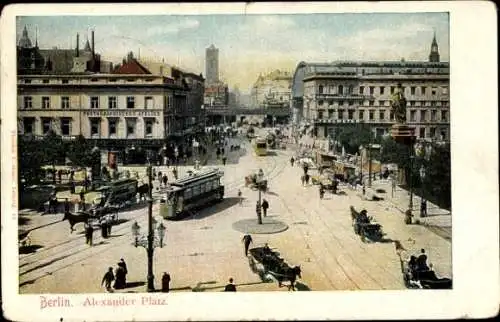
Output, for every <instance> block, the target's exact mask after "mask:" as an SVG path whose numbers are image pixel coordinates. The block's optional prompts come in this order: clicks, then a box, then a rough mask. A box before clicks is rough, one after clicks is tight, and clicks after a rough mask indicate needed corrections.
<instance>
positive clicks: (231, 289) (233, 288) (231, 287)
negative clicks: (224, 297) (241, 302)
mask: <svg viewBox="0 0 500 322" xmlns="http://www.w3.org/2000/svg"><path fill="white" fill-rule="evenodd" d="M224 292H236V286H235V285H234V284H233V278H232V277H231V278H230V279H229V284H227V285H226V287H225V288H224Z"/></svg>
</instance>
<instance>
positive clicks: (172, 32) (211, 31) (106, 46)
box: [16, 13, 450, 93]
mask: <svg viewBox="0 0 500 322" xmlns="http://www.w3.org/2000/svg"><path fill="white" fill-rule="evenodd" d="M448 19H449V16H448V14H447V13H413V14H408V13H405V14H402V13H386V14H385V13H335V14H294V15H291V14H279V15H248V14H247V15H155V16H43V17H42V16H30V17H18V18H17V20H16V28H17V39H18V40H19V39H20V37H21V33H22V30H23V27H24V26H25V25H26V26H27V28H28V33H29V36H30V38H31V40H32V42H33V43H34V38H35V30H38V44H39V47H40V48H52V47H54V46H57V47H59V48H75V45H76V34H77V33H79V34H80V48H83V46H84V44H85V41H86V39H87V37H88V38H89V39H90V30H91V29H93V30H95V47H96V52H98V53H100V54H101V56H102V59H104V60H108V61H113V62H115V63H118V62H121V60H122V58H123V57H125V56H126V54H127V52H129V51H133V52H134V55H135V56H136V57H137V56H138V55H139V51H140V57H141V58H142V59H153V60H157V61H161V60H162V59H164V61H165V62H166V63H168V64H171V65H177V66H179V67H181V68H184V69H186V70H189V71H193V72H196V73H203V75H205V49H206V48H207V47H209V46H210V45H211V44H214V45H215V46H216V47H217V48H219V69H220V77H221V78H222V79H223V80H224V81H226V82H227V83H228V85H229V87H230V88H235V87H238V89H239V90H240V91H241V92H242V93H246V92H249V89H250V87H251V86H252V84H253V83H254V82H255V81H256V79H257V77H258V76H259V74H266V73H268V72H271V71H272V70H275V69H282V70H287V71H290V72H292V73H293V71H294V70H295V68H296V66H297V64H298V63H299V62H301V61H306V62H328V61H334V60H400V59H401V58H404V59H405V60H407V61H410V60H416V61H427V60H428V56H429V50H430V44H431V41H432V37H433V33H434V31H435V33H436V39H437V42H438V45H439V52H440V55H441V61H449V42H450V41H449V20H448Z"/></svg>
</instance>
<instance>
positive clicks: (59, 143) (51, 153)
mask: <svg viewBox="0 0 500 322" xmlns="http://www.w3.org/2000/svg"><path fill="white" fill-rule="evenodd" d="M38 149H40V150H41V152H42V154H43V161H44V163H48V164H50V165H52V166H55V165H56V164H60V163H64V159H65V157H66V144H65V143H64V141H63V140H62V138H61V136H60V135H57V134H56V133H55V132H54V131H52V130H50V131H49V132H47V134H46V135H45V137H44V138H43V140H42V141H41V142H40V145H39V146H38Z"/></svg>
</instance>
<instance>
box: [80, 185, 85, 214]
mask: <svg viewBox="0 0 500 322" xmlns="http://www.w3.org/2000/svg"><path fill="white" fill-rule="evenodd" d="M80 203H81V205H82V210H83V211H85V192H84V191H83V188H82V189H81V190H80Z"/></svg>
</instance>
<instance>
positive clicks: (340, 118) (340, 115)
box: [338, 110, 344, 120]
mask: <svg viewBox="0 0 500 322" xmlns="http://www.w3.org/2000/svg"><path fill="white" fill-rule="evenodd" d="M343 118H344V110H339V116H338V119H339V120H342V119H343Z"/></svg>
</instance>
